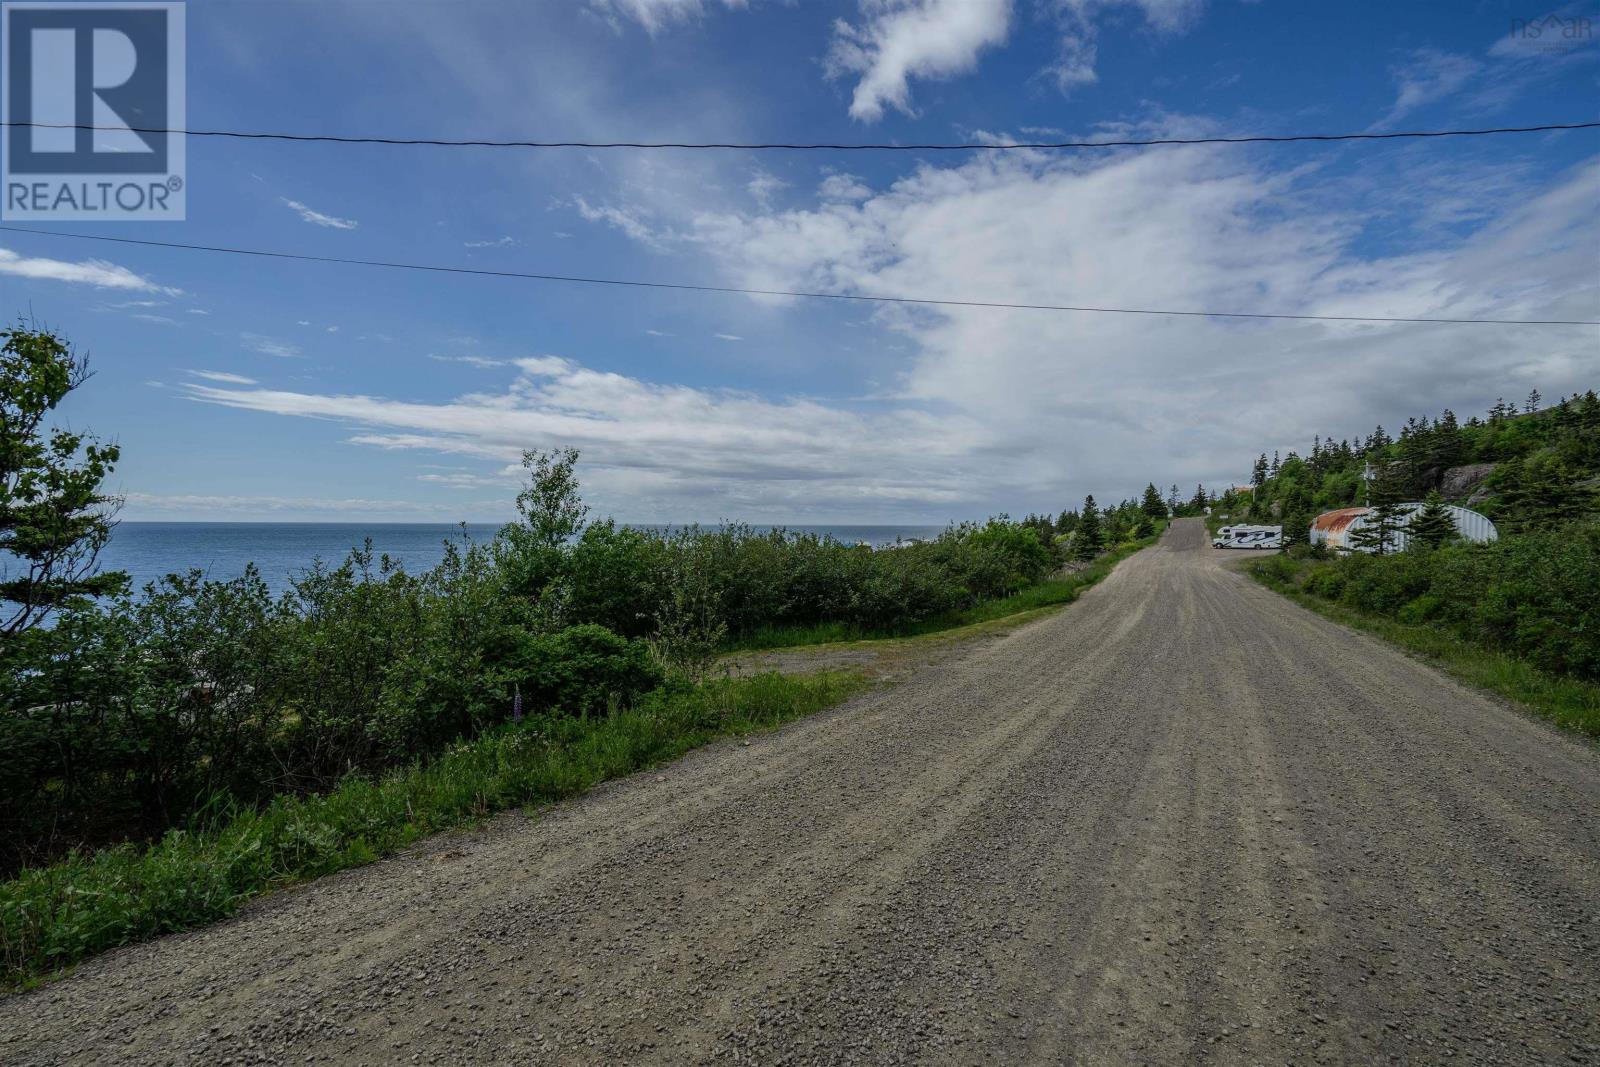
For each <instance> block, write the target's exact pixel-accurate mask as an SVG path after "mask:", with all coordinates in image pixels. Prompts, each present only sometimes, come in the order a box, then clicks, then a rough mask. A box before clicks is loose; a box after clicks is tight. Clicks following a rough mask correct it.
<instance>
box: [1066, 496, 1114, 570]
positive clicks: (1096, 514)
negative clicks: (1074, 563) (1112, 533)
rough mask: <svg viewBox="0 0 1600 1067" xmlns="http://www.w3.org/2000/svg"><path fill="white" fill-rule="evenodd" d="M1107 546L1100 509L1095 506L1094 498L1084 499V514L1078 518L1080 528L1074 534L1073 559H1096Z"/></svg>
mask: <svg viewBox="0 0 1600 1067" xmlns="http://www.w3.org/2000/svg"><path fill="white" fill-rule="evenodd" d="M1105 545H1106V537H1105V533H1104V531H1102V530H1101V528H1100V509H1099V508H1098V507H1096V506H1095V502H1094V497H1093V496H1087V497H1084V499H1083V512H1082V513H1081V514H1080V515H1079V516H1078V527H1077V529H1076V530H1074V531H1073V533H1072V555H1073V558H1074V559H1080V560H1090V559H1094V557H1095V556H1097V555H1099V554H1100V553H1101V551H1103V550H1104V549H1105Z"/></svg>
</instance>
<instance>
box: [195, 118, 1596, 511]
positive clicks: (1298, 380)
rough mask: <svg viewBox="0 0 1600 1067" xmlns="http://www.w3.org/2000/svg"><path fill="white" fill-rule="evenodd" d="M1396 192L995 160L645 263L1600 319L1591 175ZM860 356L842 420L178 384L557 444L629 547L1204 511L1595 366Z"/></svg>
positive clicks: (393, 443)
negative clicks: (1277, 455) (1197, 500)
mask: <svg viewBox="0 0 1600 1067" xmlns="http://www.w3.org/2000/svg"><path fill="white" fill-rule="evenodd" d="M1405 165H1406V164H1405V162H1404V159H1403V157H1402V156H1399V155H1394V156H1386V157H1383V158H1382V159H1376V160H1373V161H1372V163H1371V165H1370V166H1369V167H1367V168H1363V170H1362V172H1361V173H1360V174H1359V175H1350V174H1345V173H1343V172H1333V171H1328V172H1324V171H1321V170H1318V169H1317V168H1316V167H1314V166H1313V167H1300V168H1297V169H1280V168H1279V166H1278V163H1277V157H1275V156H1272V155H1269V154H1266V153H1252V152H1250V151H1246V150H1240V149H1237V148H1216V147H1188V148H1172V149H1162V150H1156V151H1141V152H1126V153H1108V154H1105V155H1096V156H1093V157H1085V156H1074V157H1064V156H1059V155H1052V154H1049V153H1042V152H1041V153H1032V152H1014V153H1005V154H1000V155H993V156H986V157H977V158H972V159H968V160H965V161H963V162H959V163H949V164H946V163H943V162H942V161H941V162H940V163H939V164H937V165H932V164H930V165H924V166H922V167H919V168H917V169H916V170H914V171H912V172H910V173H909V174H906V175H905V176H903V177H901V178H899V179H898V180H895V181H892V182H889V183H887V184H883V183H878V184H868V182H866V181H864V180H862V179H859V178H856V179H849V178H841V179H840V181H839V182H836V183H834V186H833V190H834V192H835V193H839V192H847V193H848V195H833V196H825V195H819V196H818V197H817V198H816V199H815V200H814V201H812V202H811V203H810V204H808V205H806V206H799V207H789V208H786V209H782V210H778V209H774V208H763V207H759V206H758V207H754V208H752V207H750V206H749V205H750V202H749V201H745V200H744V199H743V198H739V199H738V200H728V199H718V200H714V201H713V200H711V199H710V198H709V197H708V198H707V199H706V200H705V201H703V202H702V203H700V204H698V205H695V204H684V205H682V206H681V208H680V210H678V211H677V212H676V213H673V212H672V211H670V210H668V209H667V208H665V207H664V206H662V204H660V203H657V204H655V205H654V206H653V211H654V214H653V215H652V216H651V217H652V218H653V219H655V220H656V224H655V225H654V226H653V227H652V228H651V230H650V232H649V237H650V239H652V240H654V241H657V242H662V243H664V245H665V246H666V247H667V248H668V249H669V250H670V251H671V252H673V253H674V254H675V255H679V256H681V257H683V258H684V260H685V261H689V260H692V259H695V258H699V259H700V260H701V261H702V265H703V266H704V267H705V268H706V269H709V270H712V271H715V272H716V273H717V275H718V276H719V277H720V278H722V279H725V280H726V281H728V282H729V283H730V284H736V285H741V286H747V287H753V288H768V289H791V290H800V289H806V290H810V289H816V290H823V291H829V292H838V293H854V294H870V295H890V296H895V295H904V296H915V297H935V298H939V297H948V298H954V299H974V300H999V301H1008V302H1018V303H1034V304H1072V305H1080V306H1082V305H1089V306H1099V307H1123V308H1170V309H1179V310H1191V311H1205V310H1211V311H1269V312H1282V313H1296V314H1313V315H1316V314H1321V315H1355V316H1360V315H1383V316H1418V317H1429V316H1442V317H1482V318H1510V319H1592V318H1597V317H1600V280H1597V279H1596V277H1595V273H1594V270H1593V240H1592V235H1593V223H1592V212H1593V189H1594V187H1595V185H1596V183H1597V182H1600V157H1596V158H1594V159H1591V160H1589V161H1587V162H1585V163H1584V164H1582V165H1580V166H1577V167H1574V168H1572V169H1570V170H1568V171H1567V172H1565V173H1562V174H1559V175H1555V176H1549V175H1544V176H1526V175H1525V176H1523V177H1521V178H1519V179H1518V180H1516V181H1508V175H1506V174H1502V173H1493V172H1483V173H1479V172H1478V171H1475V170H1473V169H1472V164H1471V163H1470V162H1466V161H1462V162H1460V163H1459V167H1460V168H1462V169H1459V170H1457V171H1455V172H1453V173H1452V174H1449V175H1440V176H1438V177H1439V181H1442V182H1444V184H1445V185H1447V186H1449V187H1450V188H1454V189H1474V190H1480V191H1482V193H1483V195H1487V196H1489V197H1491V198H1492V197H1495V196H1498V195H1500V194H1499V193H1497V192H1495V190H1505V189H1510V190H1513V191H1514V193H1515V195H1510V196H1506V197H1505V199H1504V202H1503V203H1502V204H1501V205H1500V206H1499V208H1498V210H1494V211H1481V210H1479V211H1466V212H1463V211H1462V210H1461V209H1460V208H1459V207H1451V208H1450V209H1449V210H1448V211H1447V213H1446V218H1445V219H1444V220H1443V221H1446V222H1447V223H1448V225H1443V226H1439V225H1437V222H1438V221H1440V220H1430V219H1429V218H1428V217H1427V213H1426V212H1420V211H1419V212H1412V211H1405V210H1401V211H1396V210H1395V207H1394V205H1393V204H1392V203H1390V202H1389V201H1387V200H1385V199H1384V198H1382V197H1376V196H1374V195H1372V189H1373V188H1374V184H1373V183H1377V186H1378V187H1382V188H1400V187H1402V186H1403V185H1404V184H1405V183H1404V182H1402V181H1401V180H1400V178H1399V175H1400V173H1401V168H1403V167H1405ZM1452 165H1456V164H1452ZM1384 167H1393V168H1395V170H1394V172H1393V173H1385V172H1384V171H1383V169H1382V168H1384ZM1405 173H1407V174H1412V173H1413V172H1412V171H1410V170H1406V171H1405ZM1432 180H1433V179H1428V181H1425V182H1423V184H1424V185H1428V184H1429V182H1431V181H1432ZM844 183H848V186H847V189H841V188H840V186H842V185H844ZM1423 191H1425V190H1423ZM1408 195H1409V194H1408ZM1418 195H1421V192H1419V193H1418ZM741 202H742V203H744V204H745V205H746V206H745V208H743V209H741V208H740V207H739V206H738V205H739V204H740V203H741ZM626 208H627V205H623V206H619V210H626ZM1375 229H1379V230H1382V231H1383V232H1384V233H1385V235H1386V240H1385V241H1384V242H1382V243H1381V244H1379V245H1378V247H1381V248H1385V249H1392V250H1398V251H1387V252H1384V253H1382V254H1379V253H1375V252H1374V251H1373V247H1374V242H1372V241H1370V240H1367V239H1366V238H1367V236H1368V234H1370V233H1371V232H1372V231H1373V230H1375ZM799 306H800V305H798V304H797V303H796V302H794V301H787V302H768V303H766V304H763V305H759V306H757V307H756V308H755V309H754V311H753V313H755V314H765V315H771V316H783V317H792V321H793V322H795V323H796V324H797V325H799V324H801V323H803V322H804V321H806V320H802V319H801V318H800V317H799V311H798V308H799ZM808 306H809V305H808ZM863 330H864V331H866V330H871V331H875V333H876V336H874V337H873V338H872V341H871V345H870V348H871V352H872V354H871V356H870V358H871V359H873V360H875V361H876V362H875V364H874V366H873V368H872V370H871V374H870V377H871V378H877V379H879V381H881V385H877V384H873V383H871V382H870V381H869V383H868V388H869V389H870V390H871V392H870V395H869V396H867V397H861V398H854V399H838V398H831V399H819V398H808V397H782V396H760V395H753V394H750V393H744V392H737V391H730V390H717V389H709V388H704V387H697V386H689V385H684V384H676V383H673V382H671V381H652V380H648V379H647V378H645V377H643V376H639V375H626V374H618V373H614V372H611V371H609V370H607V369H605V368H604V367H603V366H598V365H595V364H596V361H595V360H594V359H592V358H587V357H581V358H570V357H561V356H553V355H546V356H538V357H531V358H527V359H520V360H515V361H512V367H513V373H512V375H510V376H509V377H510V378H511V380H510V381H509V382H506V381H502V380H500V379H499V378H498V377H497V378H496V379H495V384H494V385H492V386H490V387H487V388H479V389H477V390H475V391H473V392H470V393H466V394H464V395H460V396H456V397H454V398H453V399H448V400H443V401H439V402H434V403H419V402H415V401H409V400H404V399H398V398H395V397H391V396H385V395H382V393H381V392H352V393H328V392H318V391H315V390H278V389H265V388H254V387H237V388H235V387H227V386H228V383H215V384H211V383H191V384H190V385H188V386H187V387H185V393H186V394H187V395H188V396H190V397H191V398H192V399H194V400H197V401H200V402H205V403H211V404H221V405H226V406H230V407H235V408H243V409H249V410H256V411H263V412H274V413H277V414H279V415H281V416H283V417H285V418H313V417H314V418H321V419H332V420H337V421H341V422H343V423H345V424H347V425H348V426H349V428H350V436H349V440H350V441H351V442H352V443H353V444H355V445H357V446H361V447H372V448H383V449H390V450H420V451H424V452H428V453H432V454H434V455H457V456H464V457H473V458H475V459H488V460H492V461H495V462H498V463H504V464H511V463H514V462H515V461H516V459H517V457H518V456H519V455H520V452H521V450H522V449H523V448H527V447H551V446H556V445H572V446H576V447H579V448H581V449H582V450H583V451H584V465H585V472H586V473H585V480H586V484H587V485H588V486H589V487H590V489H592V490H593V499H594V502H595V503H596V504H597V505H598V506H600V507H601V509H602V510H608V511H611V512H613V513H615V514H618V515H619V517H622V518H626V519H630V520H638V521H653V520H673V519H684V518H707V517H716V516H729V517H735V518H748V519H751V520H754V521H762V520H771V521H795V520H797V519H800V518H802V517H804V518H807V519H811V520H813V521H848V520H850V519H852V518H853V519H857V520H881V521H894V520H896V519H899V520H902V521H926V520H933V521H938V520H940V519H943V518H947V517H967V516H973V515H980V514H983V513H985V512H989V511H994V510H1000V509H1002V508H1004V509H1009V510H1011V511H1013V513H1015V512H1019V511H1025V510H1028V509H1035V508H1049V509H1051V510H1055V509H1058V508H1061V507H1065V506H1069V505H1073V504H1074V503H1075V502H1077V501H1081V499H1082V497H1083V494H1084V493H1086V492H1093V493H1095V494H1096V495H1097V496H1099V497H1102V498H1110V499H1116V498H1118V497H1120V496H1122V495H1127V494H1134V493H1136V492H1137V490H1138V489H1139V488H1140V487H1141V486H1143V485H1144V483H1145V482H1146V481H1147V480H1152V479H1153V480H1155V481H1157V482H1158V483H1159V484H1170V483H1171V482H1174V481H1176V482H1179V483H1180V484H1182V485H1183V486H1184V488H1185V491H1187V490H1188V489H1189V487H1191V486H1192V485H1193V484H1194V483H1195V482H1197V481H1204V482H1206V483H1207V484H1211V485H1222V484H1225V483H1226V482H1229V481H1234V480H1240V479H1243V478H1246V477H1247V476H1248V463H1249V461H1250V459H1251V458H1252V457H1254V455H1255V454H1256V453H1257V452H1259V451H1260V450H1261V448H1262V447H1267V448H1268V449H1269V450H1270V449H1271V448H1275V447H1276V448H1280V449H1282V450H1285V451H1287V450H1288V449H1290V448H1304V447H1305V446H1306V445H1307V444H1308V443H1309V441H1310V439H1311V437H1312V435H1313V434H1321V435H1324V436H1326V435H1329V434H1332V435H1334V436H1335V437H1341V436H1353V435H1356V434H1360V433H1364V432H1366V431H1368V430H1370V428H1371V423H1372V422H1375V421H1382V422H1384V423H1385V425H1391V426H1392V424H1393V423H1395V422H1396V421H1403V419H1404V417H1405V416H1407V415H1412V414H1421V413H1422V412H1421V411H1418V410H1416V409H1414V408H1413V407H1412V406H1411V405H1413V404H1415V403H1417V402H1418V401H1417V400H1416V398H1419V397H1420V398H1425V399H1424V400H1423V401H1421V402H1422V403H1423V405H1424V406H1425V407H1426V408H1427V409H1428V410H1429V411H1430V412H1431V411H1436V410H1437V409H1439V408H1442V407H1445V406H1450V407H1452V408H1454V409H1455V410H1456V411H1458V412H1459V413H1461V414H1462V415H1463V416H1465V415H1466V414H1468V413H1470V412H1472V411H1475V410H1481V407H1480V405H1484V404H1487V403H1488V402H1491V401H1492V400H1493V398H1494V397H1495V396H1498V395H1506V396H1511V395H1522V394H1525V393H1526V392H1527V391H1528V389H1529V388H1530V387H1532V386H1537V387H1538V388H1539V389H1540V390H1541V391H1543V392H1544V393H1546V394H1547V395H1552V396H1553V395H1557V394H1559V393H1562V392H1572V391H1574V390H1577V389H1579V388H1587V387H1588V386H1589V385H1590V384H1592V378H1593V346H1594V339H1595V330H1594V328H1592V327H1588V328H1585V327H1538V328H1535V327H1520V328H1519V327H1497V326H1449V325H1416V324H1412V325H1405V324H1383V323H1337V322H1273V323H1260V322H1240V321H1236V320H1225V319H1210V318H1177V319H1174V318H1166V317H1161V316H1148V315H1116V314H1089V313H1054V312H1042V311H1024V310H999V309H981V308H956V307H939V308H932V307H921V308H905V307H883V308H881V309H879V310H878V311H877V312H875V313H874V314H873V315H872V316H870V318H869V319H868V320H867V322H866V323H865V325H864V327H863ZM862 336H863V337H865V336H866V334H865V332H863V335H862ZM896 344H899V345H903V346H904V349H905V352H904V354H903V355H902V354H894V353H893V349H894V348H895V346H896ZM862 351H863V353H864V354H863V357H862V358H863V359H867V358H869V357H868V356H867V355H865V353H866V351H867V346H866V345H863V346H862ZM868 377H869V375H868V374H867V373H866V372H863V378H868ZM1218 413H1226V414H1225V415H1219V414H1218ZM436 484H439V485H444V483H442V482H440V483H436Z"/></svg>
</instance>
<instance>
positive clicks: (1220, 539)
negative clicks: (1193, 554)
mask: <svg viewBox="0 0 1600 1067" xmlns="http://www.w3.org/2000/svg"><path fill="white" fill-rule="evenodd" d="M1211 547H1212V548H1282V547H1283V527H1282V526H1225V527H1223V528H1221V529H1219V530H1218V531H1217V536H1216V537H1214V538H1213V539H1212V541H1211Z"/></svg>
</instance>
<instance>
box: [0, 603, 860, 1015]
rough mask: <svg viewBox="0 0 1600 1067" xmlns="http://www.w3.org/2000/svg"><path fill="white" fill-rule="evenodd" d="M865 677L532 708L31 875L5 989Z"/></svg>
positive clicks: (826, 701)
mask: <svg viewBox="0 0 1600 1067" xmlns="http://www.w3.org/2000/svg"><path fill="white" fill-rule="evenodd" d="M596 629H598V628H596ZM589 636H595V635H593V634H591V635H589ZM587 639H588V638H587V637H584V638H575V639H574V640H576V641H578V642H580V643H582V642H583V641H585V640H587ZM864 684H865V683H864V682H863V680H862V679H861V678H860V676H858V675H852V674H845V673H840V672H833V673H822V674H813V675H806V676H801V677H786V676H781V675H776V674H766V675H756V676H753V677H749V678H738V679H721V680H718V681H714V682H708V683H706V684H705V685H702V686H698V687H694V688H682V687H679V688H671V689H663V690H659V691H657V692H656V693H654V694H652V695H651V696H650V697H648V698H646V699H644V700H643V701H641V702H640V704H639V705H638V706H637V707H635V708H633V709H631V710H627V711H624V712H621V713H619V714H617V715H615V716H612V717H610V718H606V719H598V720H583V719H576V718H572V717H565V716H563V717H554V718H552V717H534V718H530V719H528V720H527V721H525V722H523V723H521V724H519V725H512V724H503V725H501V726H498V727H496V728H494V729H492V730H488V731H486V732H485V733H484V734H482V735H481V736H479V737H478V738H476V739H474V740H472V741H468V742H462V743H459V744H456V745H453V746H451V747H450V748H449V749H447V750H446V751H445V752H443V753H442V754H441V755H440V756H439V757H438V758H436V759H434V760H431V761H428V762H419V763H415V764H412V765H409V766H405V767H401V768H397V769H393V770H390V771H389V772H387V773H384V774H381V775H365V774H352V775H349V776H346V777H345V778H344V779H343V780H342V781H340V782H339V783H338V784H337V786H336V787H335V788H334V789H332V790H331V791H329V792H327V793H324V794H320V795H312V796H305V797H295V796H279V797H277V798H276V799H274V800H272V801H271V802H270V803H268V804H266V805H265V806H263V807H260V808H254V807H241V808H237V809H234V810H230V811H224V812H220V813H218V815H217V817H215V818H213V819H211V820H209V824H208V825H205V826H201V827H198V828H196V829H194V830H173V831H171V832H169V833H167V834H166V835H165V836H163V837H162V838H161V839H160V840H159V841H157V842H156V843H154V844H153V845H151V846H150V847H149V848H137V847H134V846H132V845H124V846H121V847H118V848H112V849H105V850H102V851H100V852H98V853H96V854H94V855H92V856H91V855H81V854H80V855H73V856H70V857H68V858H66V859H64V860H62V861H60V862H58V863H55V864H52V865H49V866H44V867H39V868H35V869H32V870H27V871H24V872H22V874H21V875H20V876H19V877H17V878H15V879H12V880H10V881H7V882H0V986H14V985H17V984H20V983H22V982H25V981H27V980H29V979H31V978H34V977H37V976H40V975H43V974H46V973H48V972H50V971H52V970H54V969H56V968H60V967H63V966H66V965H69V964H71V963H74V962H76V961H77V960H81V959H84V958H85V957H87V956H90V955H93V954H94V953H97V952H101V951H104V950H105V949H108V948H111V947H114V946H116V945H122V944H127V943H129V942H133V941H141V940H145V939H147V938H151V937H156V936H159V935H161V934H164V933H169V932H172V931H175V930H184V929H188V928H190V927H194V926H198V925H201V924H203V923H206V922H210V921H213V920H215V919H219V918H221V917H223V916H226V915H229V914H231V913H233V912H234V911H235V910H237V909H238V908H239V906H240V905H241V904H243V903H244V902H245V901H248V900H249V899H250V898H251V897H254V896H256V895H258V894H260V893H262V892H264V891H266V890H268V889H271V888H273V887H275V886H279V885H284V884H287V883H291V882H295V881H300V880H303V879H309V878H315V877H318V876H320V875H323V874H327V873H330V872H332V871H337V870H343V869H345V868H349V867H355V866H359V865H361V864H364V863H369V862H371V861H372V860H374V859H377V858H378V857H380V856H384V855H387V854H389V853H392V852H394V851H395V850H396V849H399V848H403V847H405V846H406V845H408V844H411V843H412V842H414V841H416V840H417V839H419V838H421V837H424V836H426V835H428V834H431V833H435V832H437V831H439V830H443V829H446V828H448V827H452V826H457V825H460V824H461V823H463V822H466V821H469V820H471V819H475V818H478V817H480V816H483V815H485V814H488V813H490V812H493V811H498V810H501V809H504V808H508V807H511V806H514V805H517V804H527V803H537V802H547V801H552V800H557V799H560V798H562V797H566V796H571V795H573V794H575V793H577V792H580V791H582V790H584V789H587V788H589V787H591V786H593V785H595V784H597V783H599V782H601V781H604V780H606V779H608V778H613V777H616V776H618V775H622V774H627V773H628V772H630V771H634V770H637V769H639V768H641V767H647V766H650V765H651V764H653V763H658V762H660V761H662V760H666V759H671V758H673V757H675V756H677V755H679V754H681V753H682V752H684V751H686V750H688V749H690V748H692V747H694V746H696V745H700V744H704V743H705V742H706V741H709V740H711V739H712V738H714V737H716V736H719V735H722V734H730V733H731V734H737V733H746V732H749V731H751V730H757V729H763V728H766V727H770V726H773V725H776V724H778V723H781V722H784V721H786V720H788V719H792V718H795V717H797V716H801V715H806V714H809V713H811V712H814V711H818V710H820V709H822V708H825V707H828V706H830V705H832V704H836V703H838V702H839V701H841V700H844V699H845V698H846V697H848V696H850V695H851V694H852V693H855V692H856V691H858V690H859V689H861V688H862V687H863V685H864Z"/></svg>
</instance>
